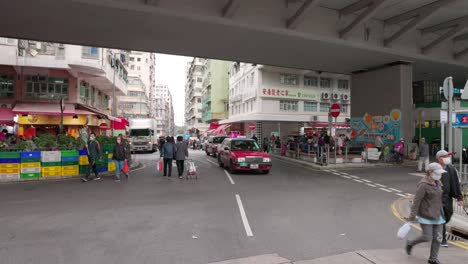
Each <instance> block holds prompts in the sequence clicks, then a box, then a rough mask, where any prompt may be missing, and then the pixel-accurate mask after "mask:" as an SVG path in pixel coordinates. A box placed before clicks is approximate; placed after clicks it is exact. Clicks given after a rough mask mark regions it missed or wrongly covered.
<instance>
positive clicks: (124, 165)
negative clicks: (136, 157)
mask: <svg viewBox="0 0 468 264" xmlns="http://www.w3.org/2000/svg"><path fill="white" fill-rule="evenodd" d="M122 172H123V173H129V172H130V167H129V166H128V162H127V161H126V160H125V161H124V164H123V168H122Z"/></svg>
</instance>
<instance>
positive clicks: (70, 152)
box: [60, 150, 79, 157]
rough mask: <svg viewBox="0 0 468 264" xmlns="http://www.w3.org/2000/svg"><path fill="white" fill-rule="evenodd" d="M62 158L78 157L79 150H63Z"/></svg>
mask: <svg viewBox="0 0 468 264" xmlns="http://www.w3.org/2000/svg"><path fill="white" fill-rule="evenodd" d="M60 152H61V154H62V157H78V156H79V155H78V150H62V151H60Z"/></svg>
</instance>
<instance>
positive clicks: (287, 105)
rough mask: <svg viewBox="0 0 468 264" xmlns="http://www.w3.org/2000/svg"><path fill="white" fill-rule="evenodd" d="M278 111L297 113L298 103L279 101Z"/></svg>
mask: <svg viewBox="0 0 468 264" xmlns="http://www.w3.org/2000/svg"><path fill="white" fill-rule="evenodd" d="M280 111H283V112H297V111H298V102H297V101H280Z"/></svg>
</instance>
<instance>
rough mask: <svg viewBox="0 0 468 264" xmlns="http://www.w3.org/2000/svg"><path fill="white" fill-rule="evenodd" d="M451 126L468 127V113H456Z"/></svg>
mask: <svg viewBox="0 0 468 264" xmlns="http://www.w3.org/2000/svg"><path fill="white" fill-rule="evenodd" d="M453 126H456V127H468V113H457V115H456V117H455V120H454V122H453Z"/></svg>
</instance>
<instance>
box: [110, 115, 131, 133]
mask: <svg viewBox="0 0 468 264" xmlns="http://www.w3.org/2000/svg"><path fill="white" fill-rule="evenodd" d="M117 118H118V119H119V120H120V122H119V121H117V120H115V121H111V127H113V128H114V129H118V130H125V129H126V127H127V126H129V125H130V123H129V122H128V121H127V119H125V118H123V117H120V116H119V117H117Z"/></svg>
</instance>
